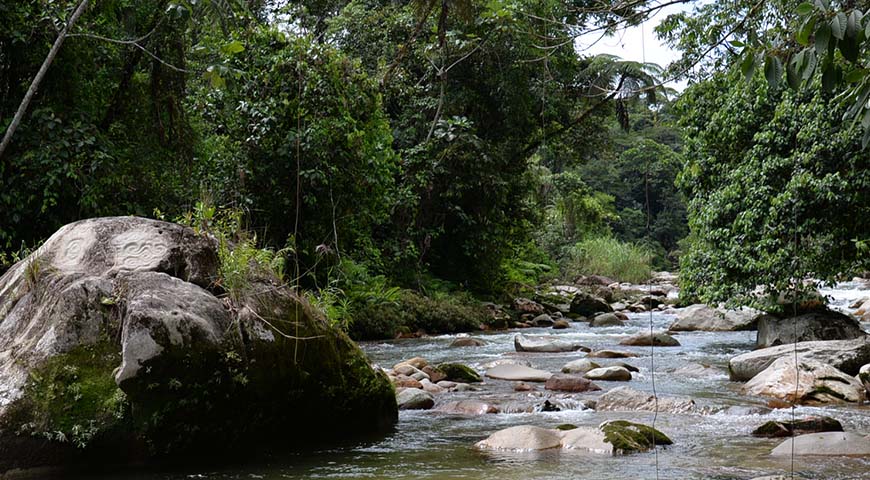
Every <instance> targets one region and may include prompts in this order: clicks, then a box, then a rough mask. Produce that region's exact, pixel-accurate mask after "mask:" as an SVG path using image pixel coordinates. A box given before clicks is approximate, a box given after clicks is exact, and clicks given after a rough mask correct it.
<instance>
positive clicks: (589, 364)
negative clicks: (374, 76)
mask: <svg viewBox="0 0 870 480" xmlns="http://www.w3.org/2000/svg"><path fill="white" fill-rule="evenodd" d="M600 367H601V365H599V364H597V363H595V362H593V361H592V360H589V359H586V358H581V359H578V360H572V361H570V362H568V363H566V364H565V366H564V367H562V373H579V374H584V373H586V372H588V371H589V370H592V369H594V368H600Z"/></svg>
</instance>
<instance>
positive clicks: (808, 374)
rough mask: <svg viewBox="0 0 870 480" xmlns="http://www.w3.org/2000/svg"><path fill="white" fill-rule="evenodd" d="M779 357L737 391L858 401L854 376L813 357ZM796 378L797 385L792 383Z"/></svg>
mask: <svg viewBox="0 0 870 480" xmlns="http://www.w3.org/2000/svg"><path fill="white" fill-rule="evenodd" d="M795 373H796V369H795V361H794V359H793V358H790V357H782V358H780V359H778V360H776V361H775V362H773V364H771V365H770V366H769V367H767V368H766V369H764V370H762V371H761V372H760V373H759V374H758V375H756V376H755V377H753V378H752V379H751V380H749V382H747V383H746V385H744V386H743V388H742V389H741V392H742V393H744V394H748V395H760V396H765V397H772V398H776V399H779V400H784V401H788V402H795V403H801V404H811V405H815V404H824V403H831V402H839V401H845V402H860V401H861V400H862V399H863V391H864V387H863V385H861V384H860V383H859V382H858V381H857V380H856V379H855V378H854V377H851V376H849V375H847V374H845V373H843V372H841V371H840V370H837V369H836V368H834V367H832V366H830V365H827V364H824V363H821V362H819V361H817V360H812V359H807V358H799V359H798V369H797V379H795ZM795 382H797V385H796V384H795Z"/></svg>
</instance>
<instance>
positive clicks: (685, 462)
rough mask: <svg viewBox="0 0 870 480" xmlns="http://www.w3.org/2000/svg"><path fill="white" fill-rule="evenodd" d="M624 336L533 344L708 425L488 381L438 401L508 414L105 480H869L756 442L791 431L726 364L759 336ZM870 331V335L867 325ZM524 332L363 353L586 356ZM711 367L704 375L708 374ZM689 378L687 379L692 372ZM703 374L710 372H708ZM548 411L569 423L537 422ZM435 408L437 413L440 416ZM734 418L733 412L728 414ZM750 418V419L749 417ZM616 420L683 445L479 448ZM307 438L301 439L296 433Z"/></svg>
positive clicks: (422, 417) (557, 362)
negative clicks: (629, 369)
mask: <svg viewBox="0 0 870 480" xmlns="http://www.w3.org/2000/svg"><path fill="white" fill-rule="evenodd" d="M860 288H861V287H860V284H854V283H844V284H840V285H838V286H837V287H836V288H832V289H827V290H823V291H822V293H823V294H825V295H828V296H829V297H830V298H831V299H832V306H833V307H834V308H837V309H841V310H845V311H848V310H849V308H848V305H849V304H850V303H852V302H853V301H854V300H856V299H858V298H862V297H866V296H870V290H861V289H860ZM629 317H630V321H629V322H627V323H626V325H625V326H621V327H605V328H590V327H589V326H588V325H587V324H586V323H582V322H575V323H572V324H571V328H569V329H567V330H560V331H553V330H552V329H544V328H534V329H525V330H522V333H524V334H527V335H535V334H542V335H551V334H556V335H559V336H560V337H561V338H565V339H571V340H577V341H580V342H582V343H583V344H584V345H586V346H588V347H591V348H593V349H603V348H610V349H618V350H625V351H631V352H633V353H635V354H637V355H638V356H637V357H636V358H628V359H619V360H608V359H596V362H598V363H600V364H602V365H610V364H613V363H616V362H619V361H626V362H627V363H629V364H631V365H633V366H635V367H637V368H638V369H639V370H640V371H639V372H637V373H635V374H634V378H633V379H632V380H631V381H630V382H599V381H596V383H598V384H599V385H600V386H601V387H602V388H603V389H604V390H605V391H606V390H608V389H610V388H614V387H617V386H623V385H625V386H630V387H631V388H634V389H638V390H644V391H649V392H652V391H653V388H654V387H653V384H655V391H656V393H657V394H658V395H677V396H688V397H691V398H692V399H694V400H695V402H696V403H697V404H698V405H699V406H700V407H701V410H702V411H705V413H704V414H679V415H677V414H668V413H658V414H657V415H656V414H654V413H653V412H596V411H594V410H590V409H587V408H585V407H584V405H583V402H582V401H581V400H582V399H584V398H594V397H595V395H591V394H577V395H576V396H574V395H570V394H557V393H554V392H548V391H546V390H543V388H542V385H538V386H537V391H535V392H515V391H513V383H512V382H506V381H498V380H489V379H487V380H486V381H485V383H484V384H483V385H481V386H480V389H479V391H474V392H462V393H443V394H440V395H439V396H438V397H437V398H436V401H437V402H439V403H441V402H445V401H449V400H460V399H479V400H484V401H487V402H490V403H493V404H496V405H498V406H499V407H500V410H501V411H502V412H511V413H498V414H486V415H477V416H466V415H453V414H444V413H439V412H436V411H402V412H400V414H399V422H398V425H397V426H396V428H395V430H394V431H393V432H392V433H390V434H388V435H386V436H384V437H381V438H377V439H371V440H366V441H355V442H348V443H347V444H345V445H342V446H338V447H336V446H332V447H330V448H323V449H317V448H315V449H312V450H311V451H307V452H304V453H297V454H293V455H290V456H285V457H281V458H271V459H268V460H263V461H260V462H259V463H257V464H254V465H244V466H239V467H231V468H225V467H221V468H217V469H214V470H212V469H208V468H202V467H199V468H196V469H194V470H191V471H172V472H167V471H159V472H155V471H138V472H129V471H127V472H125V473H123V474H118V473H115V474H107V475H101V476H99V477H95V476H92V475H91V476H88V477H85V478H112V479H119V480H158V479H160V480H182V479H209V480H228V479H266V480H277V479H308V478H324V479H412V478H427V479H492V480H529V479H554V480H555V479H596V480H607V479H614V480H616V479H630V478H631V479H633V478H642V479H654V478H661V479H721V480H726V479H750V478H754V477H758V476H762V475H776V474H779V475H786V478H791V477H790V475H791V471H792V467H793V469H794V472H795V478H805V479H870V458H846V457H833V458H832V457H797V458H795V459H794V464H793V466H792V459H791V458H789V457H771V456H770V455H769V453H770V451H771V449H772V448H773V447H775V446H776V445H778V444H779V443H781V442H782V439H765V438H755V437H752V436H751V435H750V432H751V431H752V430H753V429H754V428H755V427H757V426H759V425H761V424H763V423H764V422H766V421H768V420H774V419H780V420H785V419H790V418H791V416H792V411H791V409H788V408H786V409H778V410H770V409H768V408H766V402H765V401H764V400H763V399H759V398H752V397H747V396H744V395H741V394H740V393H739V389H740V386H741V384H740V383H735V382H730V381H729V380H728V375H727V364H728V360H729V359H730V358H731V357H733V356H735V355H738V354H740V353H743V352H747V351H749V350H752V348H753V347H754V342H755V332H717V333H712V332H687V333H681V334H680V335H677V336H676V338H677V339H678V340H679V341H680V343H681V346H680V347H671V348H663V347H657V348H655V349H654V351H653V350H652V349H651V348H650V347H621V346H618V345H617V344H618V342H619V340H620V339H621V338H624V337H625V336H627V335H630V334H635V333H640V332H647V331H649V328H650V323H652V326H653V328H654V329H655V330H663V329H666V328H667V327H668V325H670V323H671V322H672V321H673V320H674V316H673V315H668V314H665V313H652V314H649V313H640V314H630V315H629ZM863 327H864V329H865V330H870V325H866V324H865V325H863ZM516 334H517V332H516V331H509V332H497V333H485V334H479V335H477V334H476V335H475V337H478V338H481V339H483V340H485V341H486V342H487V344H486V345H485V346H482V347H463V348H450V347H449V345H450V343H451V342H452V341H453V340H454V339H455V336H452V335H444V336H435V337H426V338H419V339H405V340H395V341H388V342H373V343H363V344H362V347H363V349H364V350H365V351H366V352H367V353H368V355H369V356H370V358H371V360H372V361H373V362H374V363H376V364H378V365H380V366H382V367H385V368H389V367H391V366H392V365H394V364H396V363H398V362H400V361H402V360H405V359H408V358H411V357H415V356H421V357H424V358H426V359H427V360H428V361H429V362H430V363H436V364H437V363H439V362H443V361H453V362H462V363H465V364H467V365H470V366H472V367H474V368H477V369H478V371H482V368H481V366H482V365H483V364H485V363H487V362H490V361H492V360H496V359H500V358H517V357H519V358H523V359H525V360H528V361H530V362H531V364H532V366H533V367H535V368H539V369H543V370H549V371H552V372H558V371H559V370H560V369H561V367H562V366H563V365H564V364H565V363H567V362H569V361H571V360H575V359H577V358H581V357H582V356H583V354H582V353H579V352H577V353H555V354H541V353H535V354H533V353H525V354H519V353H516V352H514V347H513V338H514V336H515V335H516ZM699 365H700V366H703V367H700V366H699ZM686 367H689V368H686ZM705 367H706V368H705ZM547 399H550V400H551V401H552V403H554V404H556V405H558V406H560V408H561V410H560V411H555V412H553V411H547V412H544V411H540V406H541V405H542V404H543V402H544V401H545V400H547ZM436 406H437V405H436ZM729 407H731V408H729ZM742 407H751V408H742ZM794 414H795V415H796V416H798V417H801V416H806V415H828V416H831V417H834V418H836V419H838V420H839V421H840V422H841V423H842V424H843V426H844V428H845V430H846V431H852V432H856V433H859V434H862V435H868V434H870V407H868V406H854V405H853V406H829V407H824V408H820V407H798V408H797V409H795V412H794ZM610 419H626V420H632V421H636V422H640V423H644V424H648V425H652V424H655V427H656V428H658V429H659V430H661V431H663V432H664V433H666V434H667V435H668V436H670V437H671V439H672V440H674V445H672V446H668V447H659V448H658V449H657V450H656V451H655V452H648V453H640V454H633V455H627V456H604V455H595V454H588V453H577V452H566V451H545V452H539V453H492V452H481V451H478V450H476V449H474V448H473V445H474V443H475V442H477V441H479V440H482V439H484V438H486V437H487V436H488V435H490V434H491V433H493V432H495V431H497V430H499V429H502V428H506V427H510V426H514V425H521V424H531V425H539V426H544V427H555V426H556V425H559V424H564V423H571V424H575V425H578V426H597V425H599V424H600V423H601V422H603V421H605V420H610ZM291 434H292V435H298V434H299V432H294V433H291Z"/></svg>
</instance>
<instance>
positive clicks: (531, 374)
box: [486, 365, 553, 382]
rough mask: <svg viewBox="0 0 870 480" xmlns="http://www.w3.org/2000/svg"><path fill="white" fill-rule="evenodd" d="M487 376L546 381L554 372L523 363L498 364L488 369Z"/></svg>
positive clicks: (500, 378)
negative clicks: (530, 366)
mask: <svg viewBox="0 0 870 480" xmlns="http://www.w3.org/2000/svg"><path fill="white" fill-rule="evenodd" d="M486 376H487V377H489V378H495V379H498V380H512V381H525V382H546V381H547V380H548V379H549V378H550V377H552V376H553V374H552V373H550V372H546V371H544V370H537V369H534V368H529V367H526V366H523V365H498V366H495V367H493V368H490V369H488V370H487V371H486Z"/></svg>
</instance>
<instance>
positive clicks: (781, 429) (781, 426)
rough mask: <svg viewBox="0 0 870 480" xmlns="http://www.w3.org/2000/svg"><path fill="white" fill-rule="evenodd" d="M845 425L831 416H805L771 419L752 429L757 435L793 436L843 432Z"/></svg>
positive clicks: (769, 436) (772, 436)
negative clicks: (781, 419) (793, 418)
mask: <svg viewBox="0 0 870 480" xmlns="http://www.w3.org/2000/svg"><path fill="white" fill-rule="evenodd" d="M842 431H843V425H842V424H841V423H840V422H838V421H837V420H835V419H833V418H831V417H805V418H799V419H796V420H795V421H794V422H792V421H790V420H783V421H776V420H771V421H769V422H766V423H765V424H764V425H762V426H760V427H758V428H756V429H755V430H753V431H752V435H753V436H755V437H767V438H776V437H791V436H793V435H803V434H807V433H819V432H842Z"/></svg>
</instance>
